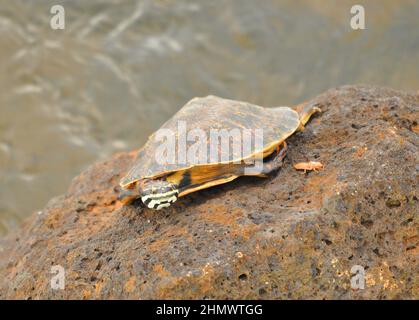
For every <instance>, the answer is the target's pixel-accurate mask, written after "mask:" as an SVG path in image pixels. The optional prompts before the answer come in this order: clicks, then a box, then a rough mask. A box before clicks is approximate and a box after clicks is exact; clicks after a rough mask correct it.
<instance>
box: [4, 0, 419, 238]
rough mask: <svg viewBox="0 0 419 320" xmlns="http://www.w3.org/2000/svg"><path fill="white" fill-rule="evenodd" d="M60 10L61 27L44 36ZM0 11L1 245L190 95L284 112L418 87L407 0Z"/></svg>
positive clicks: (80, 0)
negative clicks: (318, 99)
mask: <svg viewBox="0 0 419 320" xmlns="http://www.w3.org/2000/svg"><path fill="white" fill-rule="evenodd" d="M60 3H61V4H62V5H63V6H64V8H65V10H66V28H65V30H52V29H51V28H50V23H49V21H50V17H51V14H50V13H49V11H50V8H51V6H52V5H54V4H60ZM356 3H364V5H365V9H366V25H367V30H364V31H353V30H351V29H350V25H349V20H350V17H351V15H350V7H351V6H352V5H353V4H354V2H353V1H335V0H327V1H325V0H321V1H313V0H306V1H293V0H288V1H273V0H267V1H256V0H236V1H196V2H195V1H193V2H192V1H182V0H171V1H169V0H166V1H163V0H161V1H139V2H137V1H122V0H107V1H105V0H103V1H85V0H73V1H47V0H44V1H40V0H38V1H29V0H26V1H16V0H13V1H12V0H0V88H1V90H0V110H1V113H0V115H1V116H0V234H4V233H6V232H7V231H8V230H11V229H13V228H15V227H16V226H17V225H19V223H20V222H21V221H22V219H24V218H25V217H27V216H28V215H29V214H31V213H32V212H35V211H37V210H39V209H42V207H43V206H44V205H45V204H46V202H47V201H48V199H50V198H51V197H53V196H55V195H59V194H61V193H63V192H65V190H66V189H67V187H68V185H69V182H70V181H71V179H72V178H73V177H74V176H75V175H77V174H78V173H79V172H80V171H82V170H83V169H84V168H86V166H87V165H89V164H91V163H92V162H94V161H96V160H98V159H102V158H106V157H108V156H109V155H111V154H112V153H114V152H117V151H121V150H130V149H133V148H138V147H139V146H141V145H142V144H143V143H144V142H145V140H146V139H147V137H148V135H149V134H151V133H152V132H153V131H154V130H156V129H157V128H159V126H160V125H161V124H162V123H163V122H165V121H166V120H167V119H168V118H169V117H170V116H171V115H173V114H174V113H175V112H176V111H177V110H178V108H179V107H181V106H182V105H183V104H184V103H185V102H186V101H188V100H189V99H190V98H192V97H194V96H204V95H207V94H210V93H211V94H215V95H220V96H223V97H226V98H232V99H240V100H247V101H249V102H252V103H256V104H259V105H265V106H275V105H292V104H294V103H298V102H301V101H302V100H304V99H306V98H310V97H313V96H315V95H317V94H319V93H321V92H323V91H324V90H326V89H328V88H331V87H335V86H338V85H342V84H359V83H366V84H376V85H384V86H390V87H393V88H398V89H404V90H417V89H418V87H419V86H418V85H419V77H418V62H419V29H418V27H419V25H418V17H419V2H418V1H415V0H411V1H407V0H406V1H392V0H389V1H383V0H375V1H358V2H356Z"/></svg>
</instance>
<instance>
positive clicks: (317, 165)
mask: <svg viewBox="0 0 419 320" xmlns="http://www.w3.org/2000/svg"><path fill="white" fill-rule="evenodd" d="M294 168H295V169H297V170H304V173H306V172H307V171H317V170H320V169H323V164H322V163H321V162H318V161H309V162H299V163H296V164H294Z"/></svg>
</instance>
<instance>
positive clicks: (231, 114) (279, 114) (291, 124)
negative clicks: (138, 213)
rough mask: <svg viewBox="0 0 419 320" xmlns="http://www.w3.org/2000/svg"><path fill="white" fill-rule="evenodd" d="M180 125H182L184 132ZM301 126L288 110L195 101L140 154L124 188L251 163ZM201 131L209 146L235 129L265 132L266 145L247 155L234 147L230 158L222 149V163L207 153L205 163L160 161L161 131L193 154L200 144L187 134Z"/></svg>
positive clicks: (207, 99)
mask: <svg viewBox="0 0 419 320" xmlns="http://www.w3.org/2000/svg"><path fill="white" fill-rule="evenodd" d="M180 124H182V126H183V127H182V128H181V127H180ZM299 125H300V120H299V115H298V113H297V112H296V111H294V110H293V109H291V108H288V107H277V108H263V107H260V106H257V105H254V104H250V103H247V102H241V101H235V100H229V99H223V98H219V97H216V96H207V97H204V98H194V99H192V100H190V101H189V102H188V103H187V104H186V105H185V106H183V107H182V108H181V109H180V110H179V111H178V112H177V113H176V114H175V115H174V116H173V117H172V118H171V119H170V120H168V121H167V122H166V123H165V124H163V126H162V127H161V128H160V129H159V130H158V131H156V132H155V133H153V134H152V135H151V136H150V137H149V139H148V141H147V142H146V144H145V145H144V146H143V148H142V149H141V150H140V151H139V153H138V155H137V158H136V160H135V163H134V165H133V167H132V168H131V170H130V171H129V172H128V173H127V175H126V176H125V177H123V178H122V180H121V183H120V184H121V186H122V187H127V186H129V185H130V184H132V183H134V182H136V181H138V180H141V179H144V178H151V179H153V178H154V179H155V178H158V177H161V176H165V175H168V174H169V173H172V172H176V171H179V170H185V169H188V168H192V167H196V166H206V165H214V164H218V163H221V162H220V161H219V159H227V158H228V162H231V161H240V160H243V159H247V158H250V157H252V156H254V155H255V154H257V153H258V152H264V151H265V150H267V149H269V148H272V147H273V146H276V145H279V144H280V143H282V142H283V141H284V140H285V139H286V138H288V137H289V136H290V135H292V134H293V133H294V132H295V131H296V130H297V128H298V127H299ZM197 128H199V129H200V130H202V131H201V132H204V133H205V135H204V137H205V139H206V140H205V141H206V144H207V145H208V146H209V144H210V137H211V132H214V131H212V130H216V129H218V130H222V129H226V130H229V131H230V130H233V129H239V130H243V129H250V130H254V129H263V144H261V145H260V146H259V149H258V148H255V147H254V148H252V150H249V153H245V150H243V151H242V150H241V149H240V150H236V149H237V148H234V147H232V146H231V145H230V148H228V150H227V152H228V153H229V154H228V155H226V154H224V155H222V154H221V153H222V152H225V151H223V150H221V149H220V148H219V149H218V152H219V153H220V154H219V158H218V161H214V160H212V159H213V158H211V157H210V152H207V155H208V158H207V161H204V163H203V162H202V159H199V160H200V161H199V162H198V161H197V159H196V158H193V157H192V158H191V159H189V158H188V157H186V158H187V159H182V161H173V163H172V162H170V163H167V162H166V163H164V162H163V163H162V161H156V150H157V149H158V148H159V147H161V144H162V140H161V139H157V136H158V132H163V131H160V130H162V129H163V130H166V129H168V130H170V131H167V132H173V133H174V135H173V138H174V139H175V145H176V148H177V147H178V146H179V145H180V144H179V142H180V143H184V149H185V150H189V147H191V146H192V145H193V144H195V143H196V141H195V140H193V139H191V141H188V140H187V139H185V136H184V132H183V131H185V132H186V133H188V132H190V130H192V129H197ZM180 131H182V132H180ZM179 137H181V138H182V141H179V140H180V139H179ZM185 140H186V141H185ZM231 143H233V141H232V139H230V144H231ZM224 149H225V148H224ZM176 153H177V152H176ZM222 156H224V157H222ZM176 160H180V159H178V158H177V155H176Z"/></svg>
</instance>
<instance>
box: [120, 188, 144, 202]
mask: <svg viewBox="0 0 419 320" xmlns="http://www.w3.org/2000/svg"><path fill="white" fill-rule="evenodd" d="M139 196H140V195H139V194H138V191H137V190H135V189H122V190H121V191H120V193H119V195H118V200H119V201H121V202H122V203H123V204H124V205H128V204H130V203H132V202H133V201H134V200H135V199H137V198H139Z"/></svg>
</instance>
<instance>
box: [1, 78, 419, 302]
mask: <svg viewBox="0 0 419 320" xmlns="http://www.w3.org/2000/svg"><path fill="white" fill-rule="evenodd" d="M308 103H312V104H316V105H317V106H319V107H320V108H321V109H322V110H323V113H322V114H319V115H316V116H315V117H313V119H312V120H311V121H310V122H309V124H308V125H307V126H306V130H305V131H304V132H300V133H297V134H295V135H293V136H292V137H291V138H290V139H289V140H288V142H289V143H288V144H289V153H288V156H287V158H286V159H285V162H284V166H283V168H282V169H281V170H280V171H279V172H277V173H276V174H274V175H272V177H270V178H267V179H262V178H250V177H246V178H240V179H237V180H236V181H234V182H232V183H228V184H225V185H222V186H219V187H214V188H211V189H207V190H203V191H200V192H197V193H194V194H191V195H189V196H186V197H185V198H182V199H180V200H178V201H177V202H176V203H175V204H174V205H173V206H172V207H170V208H169V209H167V210H164V211H158V212H156V211H151V210H148V209H143V208H141V207H139V206H138V205H133V206H122V205H121V204H120V203H119V202H118V201H117V200H116V198H117V194H118V191H119V190H118V181H119V179H120V178H121V176H122V175H123V174H124V173H125V172H126V171H127V170H128V169H129V167H130V166H131V165H132V162H133V159H134V156H135V152H131V153H123V154H117V155H115V156H113V157H112V158H110V159H109V160H107V161H104V162H100V163H96V164H94V165H92V166H91V167H90V168H88V169H87V170H86V171H85V172H83V173H81V174H80V175H79V176H78V177H76V178H75V179H74V180H73V182H72V184H71V186H70V188H69V190H68V192H67V193H66V194H65V195H62V196H60V197H57V198H54V199H52V200H51V201H50V202H49V203H48V205H47V206H46V207H45V209H44V210H42V211H41V212H39V213H34V214H33V215H32V216H31V217H30V218H29V219H28V220H27V221H26V223H25V224H24V225H23V226H22V228H21V229H20V230H18V231H17V232H15V233H13V234H10V235H8V236H7V237H6V238H4V239H2V240H1V241H0V298H1V299H4V298H8V299H39V298H48V299H67V298H73V299H108V298H110V299H121V298H133V299H165V298H168V299H180V298H185V299H190V298H191V299H199V298H208V299H226V298H227V299H238V298H240V299H259V298H262V299H300V298H302V299H308V298H314V299H365V298H366V299H393V298H401V299H418V298H419V278H418V271H419V266H418V253H419V251H418V250H419V248H418V242H419V237H418V227H419V223H418V222H419V216H418V194H417V192H418V169H419V164H418V154H419V139H418V131H419V130H418V129H419V127H418V123H417V121H418V113H419V94H417V93H404V92H400V91H395V90H391V89H386V88H376V87H365V86H345V87H340V88H337V89H331V90H329V91H327V92H325V93H324V94H322V95H320V96H318V97H316V98H314V99H313V100H311V101H308ZM307 160H315V161H320V162H321V163H323V164H324V169H323V170H321V171H319V172H309V173H307V174H304V173H302V172H299V171H296V170H295V169H293V167H292V165H293V164H295V163H297V162H301V161H307ZM55 265H61V266H62V267H63V268H64V270H65V289H64V290H54V289H52V288H51V285H50V282H51V277H53V276H54V275H53V274H52V273H51V266H55ZM354 265H359V266H362V267H363V268H364V270H365V288H364V289H363V290H362V289H352V288H351V277H352V276H353V275H352V274H351V268H352V267H353V266H354Z"/></svg>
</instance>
